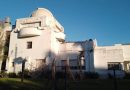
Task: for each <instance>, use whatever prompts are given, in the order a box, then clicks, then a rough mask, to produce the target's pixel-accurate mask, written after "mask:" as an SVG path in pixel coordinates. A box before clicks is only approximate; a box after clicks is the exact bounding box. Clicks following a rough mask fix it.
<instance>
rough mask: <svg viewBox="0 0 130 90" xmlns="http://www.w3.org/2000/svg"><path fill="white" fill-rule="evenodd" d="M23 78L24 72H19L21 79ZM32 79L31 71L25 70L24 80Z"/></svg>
mask: <svg viewBox="0 0 130 90" xmlns="http://www.w3.org/2000/svg"><path fill="white" fill-rule="evenodd" d="M21 76H22V72H21V71H20V72H18V77H21ZM30 77H31V76H30V71H29V70H27V69H25V70H24V78H30Z"/></svg>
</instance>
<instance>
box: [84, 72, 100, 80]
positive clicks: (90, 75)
mask: <svg viewBox="0 0 130 90" xmlns="http://www.w3.org/2000/svg"><path fill="white" fill-rule="evenodd" d="M84 78H85V79H98V78H99V74H98V73H96V72H84Z"/></svg>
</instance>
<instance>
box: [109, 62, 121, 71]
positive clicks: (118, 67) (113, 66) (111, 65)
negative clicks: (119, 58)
mask: <svg viewBox="0 0 130 90" xmlns="http://www.w3.org/2000/svg"><path fill="white" fill-rule="evenodd" d="M113 69H115V70H121V64H120V62H109V63H108V70H113Z"/></svg>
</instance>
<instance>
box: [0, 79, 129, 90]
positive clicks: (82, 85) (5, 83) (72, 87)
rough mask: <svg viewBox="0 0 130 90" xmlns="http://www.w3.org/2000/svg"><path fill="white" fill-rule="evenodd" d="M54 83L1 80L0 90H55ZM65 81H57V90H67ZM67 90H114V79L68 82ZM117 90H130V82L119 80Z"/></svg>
mask: <svg viewBox="0 0 130 90" xmlns="http://www.w3.org/2000/svg"><path fill="white" fill-rule="evenodd" d="M53 86H54V82H53V81H51V80H45V79H39V80H24V83H21V79H19V78H0V90H53V89H52V87H53ZM64 87H65V84H64V80H58V81H57V90H65V89H64ZM67 90H114V82H113V80H112V79H109V80H100V79H91V80H90V79H88V80H82V81H76V80H75V81H67ZM117 90H130V80H128V79H119V80H117Z"/></svg>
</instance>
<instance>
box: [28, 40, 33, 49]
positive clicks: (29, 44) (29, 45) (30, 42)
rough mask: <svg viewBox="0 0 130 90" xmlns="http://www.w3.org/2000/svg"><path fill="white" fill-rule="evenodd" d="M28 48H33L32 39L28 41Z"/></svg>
mask: <svg viewBox="0 0 130 90" xmlns="http://www.w3.org/2000/svg"><path fill="white" fill-rule="evenodd" d="M27 49H32V41H28V42H27Z"/></svg>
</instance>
